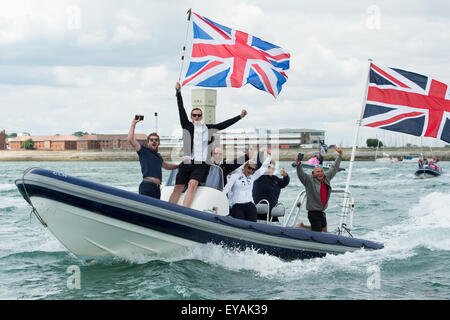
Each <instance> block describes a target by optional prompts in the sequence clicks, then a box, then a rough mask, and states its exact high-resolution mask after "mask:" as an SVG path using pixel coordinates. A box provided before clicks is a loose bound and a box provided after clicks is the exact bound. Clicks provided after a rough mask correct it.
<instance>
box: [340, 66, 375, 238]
mask: <svg viewBox="0 0 450 320" xmlns="http://www.w3.org/2000/svg"><path fill="white" fill-rule="evenodd" d="M368 61H369V67H368V71H367V79H366V87H365V91H364V96H363V98H362V103H361V114H360V116H359V119H358V120H357V121H356V129H355V138H354V140H353V147H352V155H351V157H350V164H349V167H348V174H347V182H346V184H345V194H344V200H343V203H342V215H341V220H340V222H339V228H338V234H339V235H343V234H344V232H345V231H348V232H350V231H351V229H349V228H348V227H347V216H348V211H349V201H350V196H349V190H350V179H351V176H352V169H353V162H354V161H355V152H356V144H357V142H358V136H359V129H360V127H361V122H362V118H363V115H364V110H365V107H366V100H367V93H368V91H369V80H370V65H371V63H372V59H369V60H368ZM351 225H352V221H350V226H351Z"/></svg>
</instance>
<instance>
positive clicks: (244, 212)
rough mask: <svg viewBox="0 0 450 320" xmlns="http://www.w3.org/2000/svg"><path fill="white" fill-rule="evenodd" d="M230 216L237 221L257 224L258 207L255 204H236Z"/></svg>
mask: <svg viewBox="0 0 450 320" xmlns="http://www.w3.org/2000/svg"><path fill="white" fill-rule="evenodd" d="M230 216H232V217H233V218H236V219H242V220H247V221H253V222H256V207H255V204H254V203H253V202H248V203H235V204H234V205H233V207H232V208H231V211H230Z"/></svg>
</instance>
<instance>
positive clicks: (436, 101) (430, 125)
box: [361, 63, 450, 142]
mask: <svg viewBox="0 0 450 320" xmlns="http://www.w3.org/2000/svg"><path fill="white" fill-rule="evenodd" d="M361 124H362V125H364V126H368V127H373V128H380V129H385V130H391V131H397V132H403V133H406V134H411V135H414V136H418V137H432V138H437V139H440V140H443V141H446V142H450V90H449V89H448V85H446V84H444V83H442V82H440V81H437V80H435V79H432V78H430V77H427V76H424V75H421V74H417V73H414V72H410V71H405V70H401V69H395V68H388V67H383V66H379V65H375V64H373V63H372V64H371V65H370V72H369V87H368V92H367V99H366V106H365V110H364V114H363V119H362V123H361Z"/></svg>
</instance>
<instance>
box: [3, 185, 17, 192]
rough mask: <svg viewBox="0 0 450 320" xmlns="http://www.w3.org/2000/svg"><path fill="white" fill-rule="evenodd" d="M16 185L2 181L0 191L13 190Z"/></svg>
mask: <svg viewBox="0 0 450 320" xmlns="http://www.w3.org/2000/svg"><path fill="white" fill-rule="evenodd" d="M15 189H16V185H15V184H14V183H2V184H0V191H10V190H15Z"/></svg>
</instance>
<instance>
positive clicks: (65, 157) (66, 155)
mask: <svg viewBox="0 0 450 320" xmlns="http://www.w3.org/2000/svg"><path fill="white" fill-rule="evenodd" d="M343 151H344V159H343V160H344V161H349V160H350V156H351V151H352V149H351V148H343ZM159 152H160V153H161V156H162V157H163V158H164V159H166V161H173V162H177V161H181V160H182V157H181V155H182V152H181V148H160V150H159ZM299 152H301V153H303V154H305V157H306V159H308V158H310V157H311V156H313V155H314V154H317V152H318V151H317V150H316V149H287V150H286V149H279V150H278V160H279V161H291V160H292V161H293V159H294V158H295V156H296V155H297V153H299ZM384 152H386V153H388V154H390V155H391V156H392V157H399V156H403V157H405V156H407V155H408V154H410V153H419V154H420V153H422V151H421V149H420V148H410V149H405V148H386V149H385V150H384ZM375 153H376V150H375V149H374V148H359V149H356V153H355V161H373V160H374V159H375ZM382 154H383V151H380V150H378V157H381V156H382ZM423 155H424V156H426V157H428V158H431V157H432V156H437V157H438V158H439V159H440V160H443V161H449V160H450V148H448V147H447V148H435V149H433V151H432V152H431V151H430V150H427V151H425V150H423ZM336 156H337V153H336V152H335V151H334V149H331V150H329V151H328V153H327V154H325V155H324V160H325V161H333V160H334V159H335V158H336ZM275 158H276V157H275ZM138 160H139V159H138V155H137V153H136V152H135V151H123V150H107V151H99V150H93V151H76V150H67V151H52V150H21V151H11V150H1V151H0V161H138Z"/></svg>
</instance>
